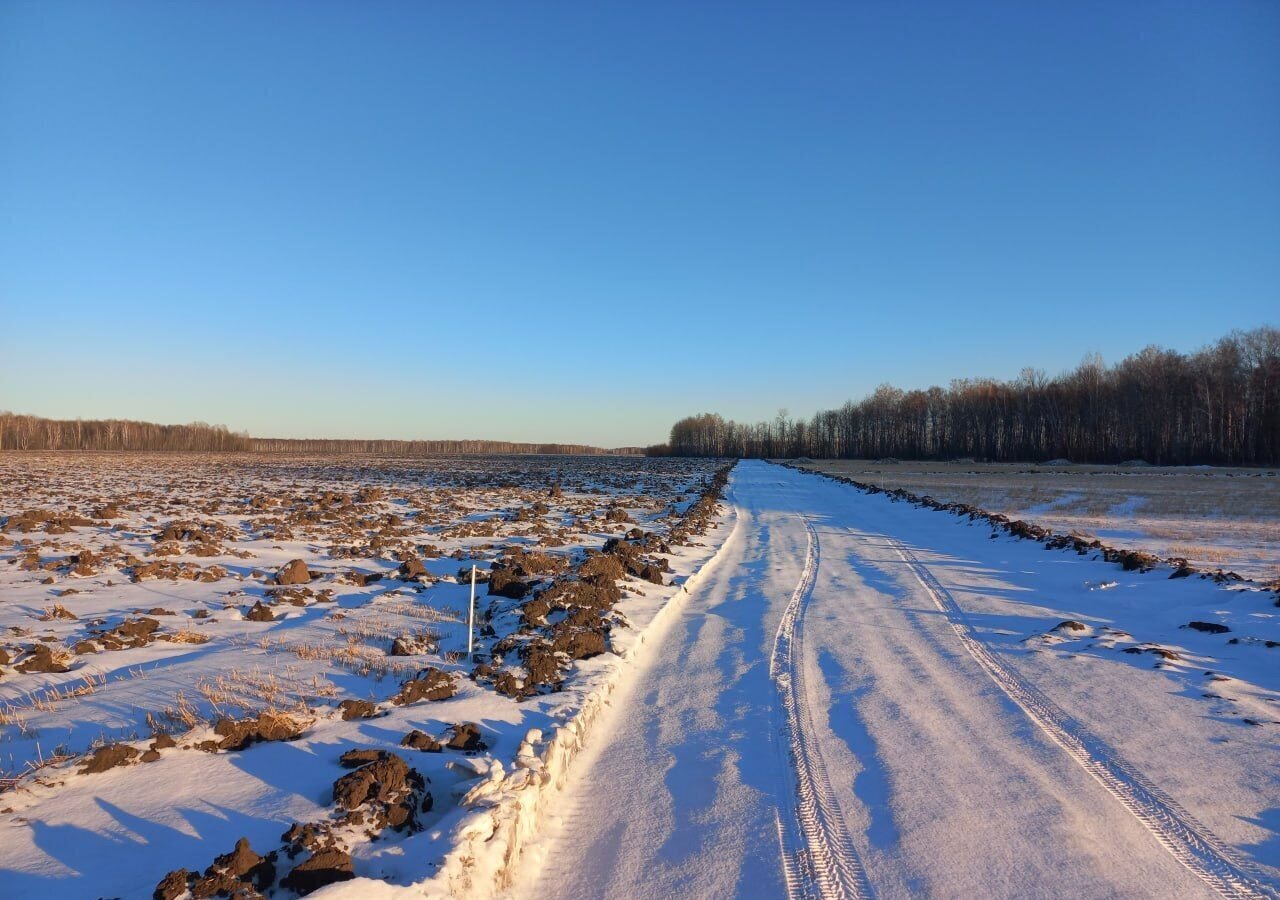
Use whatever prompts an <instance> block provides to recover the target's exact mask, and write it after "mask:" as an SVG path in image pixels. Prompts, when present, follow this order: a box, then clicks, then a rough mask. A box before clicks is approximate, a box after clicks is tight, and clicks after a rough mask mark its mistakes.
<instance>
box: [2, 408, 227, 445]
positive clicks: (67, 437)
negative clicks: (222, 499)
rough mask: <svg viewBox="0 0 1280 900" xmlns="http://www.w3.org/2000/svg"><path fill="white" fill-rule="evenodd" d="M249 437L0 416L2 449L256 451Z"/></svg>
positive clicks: (213, 428) (197, 427)
mask: <svg viewBox="0 0 1280 900" xmlns="http://www.w3.org/2000/svg"><path fill="white" fill-rule="evenodd" d="M252 443H253V440H252V438H250V437H249V435H247V434H237V433H235V432H232V431H229V430H228V429H227V427H226V426H225V425H206V424H205V423H203V422H193V423H192V424H190V425H156V424H155V423H153V422H131V421H128V420H126V419H102V420H85V419H42V418H40V417H39V416H19V415H15V414H14V413H7V412H0V450H218V451H236V450H250V449H252Z"/></svg>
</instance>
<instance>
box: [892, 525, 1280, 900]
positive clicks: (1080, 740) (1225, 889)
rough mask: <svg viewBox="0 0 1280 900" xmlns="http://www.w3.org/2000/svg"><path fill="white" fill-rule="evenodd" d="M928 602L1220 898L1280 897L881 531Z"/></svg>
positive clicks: (1035, 717) (1003, 685) (1044, 726)
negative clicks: (1000, 649) (981, 634)
mask: <svg viewBox="0 0 1280 900" xmlns="http://www.w3.org/2000/svg"><path fill="white" fill-rule="evenodd" d="M886 539H887V540H888V541H889V543H890V544H891V545H892V546H893V548H894V549H895V550H896V551H897V552H898V554H899V555H900V556H901V557H902V559H903V561H904V562H905V563H906V564H907V566H908V567H909V568H910V569H911V571H912V573H913V574H914V575H915V577H916V579H917V580H918V581H919V582H920V584H921V585H922V586H923V587H924V589H925V591H926V592H927V593H928V594H929V596H930V597H932V598H933V602H934V603H935V604H936V605H937V606H938V608H939V609H940V610H941V611H942V612H943V613H944V614H945V615H946V616H947V620H948V622H950V624H951V627H952V629H954V631H955V633H956V635H957V636H958V637H959V638H960V642H961V643H962V644H963V645H964V647H965V649H966V650H968V652H969V654H970V655H971V656H972V657H973V658H974V659H975V660H976V661H977V663H978V665H980V666H981V667H982V668H983V670H985V671H986V673H987V674H988V675H989V676H990V677H991V679H992V680H993V681H994V682H995V683H996V684H997V685H998V686H999V687H1000V689H1001V690H1002V691H1004V692H1005V694H1007V695H1008V696H1009V699H1011V700H1012V701H1013V702H1014V703H1016V704H1017V705H1018V706H1019V707H1021V708H1022V710H1023V711H1024V712H1025V713H1026V714H1027V715H1028V716H1029V717H1030V718H1031V720H1032V721H1033V722H1035V723H1036V725H1038V726H1039V727H1040V729H1041V730H1042V731H1044V732H1045V733H1046V734H1047V735H1048V736H1049V737H1050V738H1051V739H1052V740H1053V741H1054V742H1055V743H1056V744H1058V745H1059V746H1060V747H1062V748H1063V749H1064V750H1066V751H1067V753H1068V754H1069V755H1070V756H1071V757H1072V758H1073V759H1075V760H1076V762H1078V763H1079V764H1080V765H1081V766H1082V767H1083V768H1084V769H1085V771H1087V772H1088V773H1089V774H1090V775H1092V776H1093V777H1094V778H1096V779H1097V780H1098V781H1099V782H1101V783H1102V785H1103V786H1104V787H1106V789H1107V790H1108V791H1110V792H1111V794H1112V796H1114V797H1115V798H1116V799H1117V800H1119V801H1120V802H1121V803H1122V804H1123V805H1124V807H1125V808H1126V809H1128V810H1129V812H1131V813H1132V814H1133V815H1134V816H1135V817H1136V818H1137V819H1138V820H1139V821H1140V822H1141V823H1142V824H1143V825H1145V826H1146V827H1147V829H1148V830H1149V831H1150V832H1151V833H1152V834H1153V835H1154V836H1155V838H1156V840H1158V841H1159V842H1160V844H1161V845H1163V846H1164V848H1165V849H1166V850H1168V851H1169V852H1170V853H1171V854H1173V856H1174V857H1175V858H1176V859H1177V860H1178V861H1179V862H1181V863H1182V864H1183V865H1184V866H1186V867H1187V868H1188V869H1189V870H1191V871H1192V872H1193V873H1194V874H1195V875H1197V876H1199V878H1200V879H1201V880H1203V881H1204V882H1205V883H1206V884H1208V885H1209V886H1210V887H1212V888H1213V889H1214V890H1216V891H1217V892H1218V893H1219V894H1221V895H1222V896H1224V897H1233V898H1236V897H1241V898H1244V897H1248V898H1254V897H1261V898H1280V889H1277V888H1276V887H1275V886H1274V885H1271V884H1268V883H1267V882H1266V881H1265V880H1264V876H1263V875H1262V874H1261V872H1259V871H1258V870H1257V869H1256V868H1255V867H1253V866H1252V865H1251V864H1249V863H1248V862H1246V861H1243V860H1240V859H1238V858H1237V857H1236V856H1235V854H1234V853H1233V852H1232V851H1231V850H1230V849H1228V848H1227V846H1226V845H1225V844H1224V843H1223V842H1222V840H1221V839H1220V838H1218V837H1217V836H1216V835H1214V834H1213V832H1211V831H1210V830H1209V829H1208V828H1206V827H1205V826H1204V825H1202V824H1200V823H1199V822H1198V821H1196V819H1195V818H1194V817H1193V816H1192V815H1191V814H1190V813H1188V812H1187V811H1186V810H1185V809H1183V808H1182V807H1181V806H1179V805H1178V803H1177V802H1176V801H1175V800H1174V799H1173V798H1171V797H1169V796H1168V795H1167V794H1165V793H1164V792H1163V791H1161V790H1160V789H1159V788H1158V787H1156V786H1155V785H1154V784H1152V783H1151V782H1150V781H1148V780H1147V778H1146V777H1145V776H1144V775H1142V774H1141V773H1140V772H1139V771H1138V770H1137V769H1135V768H1134V767H1133V766H1132V765H1130V764H1129V763H1127V762H1125V761H1124V760H1123V759H1122V758H1121V757H1120V756H1119V755H1118V754H1117V753H1116V751H1114V750H1113V749H1111V747H1109V746H1108V745H1107V744H1106V743H1104V742H1103V741H1102V740H1100V739H1099V738H1097V737H1096V736H1094V735H1093V734H1091V733H1090V732H1089V730H1088V729H1086V728H1085V727H1084V726H1083V725H1082V724H1081V723H1080V722H1078V721H1076V720H1075V719H1073V718H1072V717H1071V716H1070V715H1068V714H1067V713H1066V712H1065V711H1064V710H1063V709H1061V708H1060V707H1059V706H1058V705H1057V704H1055V703H1054V702H1053V701H1051V700H1050V699H1049V698H1048V697H1046V696H1045V695H1044V694H1042V693H1041V692H1040V691H1038V690H1037V689H1036V688H1034V687H1032V686H1031V685H1030V684H1028V683H1027V682H1026V681H1024V680H1023V679H1022V678H1021V677H1019V676H1018V675H1017V674H1016V673H1014V672H1013V671H1012V670H1011V669H1010V668H1009V667H1008V666H1006V665H1005V664H1004V663H1003V662H1001V661H1000V659H999V658H998V657H997V655H996V654H995V653H994V652H993V651H992V650H991V649H990V648H989V647H988V646H987V645H986V644H985V643H984V642H983V641H981V640H980V639H979V638H978V637H976V636H975V634H974V632H973V630H972V629H971V628H970V626H969V624H968V620H967V619H966V617H965V614H964V611H963V610H962V609H961V608H960V606H959V604H957V603H956V601H955V598H954V597H952V596H951V593H950V592H949V591H948V590H947V589H946V588H945V587H943V586H942V584H940V583H939V582H938V579H937V578H935V577H934V575H933V573H932V572H930V571H929V569H928V568H927V567H926V566H925V565H924V564H923V563H922V562H920V560H919V559H918V558H917V557H916V555H915V554H914V553H912V552H911V551H910V550H909V549H907V548H906V547H905V546H904V545H903V544H902V543H901V542H899V541H897V540H894V539H893V538H886Z"/></svg>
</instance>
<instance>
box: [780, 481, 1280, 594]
mask: <svg viewBox="0 0 1280 900" xmlns="http://www.w3.org/2000/svg"><path fill="white" fill-rule="evenodd" d="M801 465H802V467H804V468H807V469H813V470H815V471H821V472H827V473H830V474H835V475H842V476H845V477H848V478H852V479H854V480H855V481H859V482H863V483H866V484H874V485H877V486H879V487H883V488H888V489H893V488H901V489H903V490H907V491H910V492H912V493H914V494H921V495H928V496H931V497H933V498H934V499H936V500H939V501H943V502H955V503H968V504H971V505H973V506H978V507H981V508H982V509H985V510H987V511H988V512H993V513H1001V514H1003V515H1007V516H1010V517H1011V518H1015V519H1023V520H1025V521H1028V522H1034V523H1036V524H1039V525H1043V526H1044V527H1046V528H1050V529H1052V530H1054V531H1060V532H1063V533H1069V532H1074V533H1077V534H1081V535H1087V536H1089V537H1093V538H1098V539H1100V540H1101V541H1103V543H1106V544H1109V545H1113V546H1117V547H1125V548H1129V549H1133V550H1143V551H1146V552H1148V553H1154V554H1156V555H1157V556H1161V557H1181V558H1184V559H1186V560H1188V561H1189V562H1190V563H1191V564H1192V565H1193V566H1196V567H1197V568H1202V569H1209V570H1213V569H1224V570H1227V571H1235V572H1238V573H1240V574H1241V575H1244V576H1245V577H1247V578H1253V579H1255V580H1260V581H1268V580H1275V579H1280V472H1277V471H1276V470H1274V469H1232V468H1220V467H1209V466H1181V467H1168V468H1165V467H1155V466H1136V465H1130V466H1085V465H1027V464H1015V463H972V462H909V461H901V462H887V461H875V460H815V461H805V462H804V463H802V464H801Z"/></svg>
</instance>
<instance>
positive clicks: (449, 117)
mask: <svg viewBox="0 0 1280 900" xmlns="http://www.w3.org/2000/svg"><path fill="white" fill-rule="evenodd" d="M1278 110H1280V4H1276V3H1270V2H1252V3H1248V2H1216V3H1190V2H1178V0H1159V2H1126V3H1119V4H1117V3H1112V2H1094V3H1090V2H1070V3H1067V2H1062V3H1050V2H1044V3H1039V2H1038V3H1025V2H1007V3H976V2H975V3H955V2H919V3H888V2H839V3H805V4H793V3H715V2H708V3H684V2H681V3H676V2H648V3H629V4H621V3H610V2H604V3H558V2H547V3H536V4H534V3H493V4H475V3H462V2H458V3H378V4H366V3H330V2H312V3H294V2H291V3H284V2H218V3H168V2H166V3H144V2H137V3H114V2H106V0H98V2H66V3H42V2H5V3H3V4H0V316H2V318H0V322H2V323H3V325H2V326H0V409H10V410H13V411H16V412H26V413H35V414H39V415H47V416H53V417H59V418H63V417H67V418H74V417H76V416H80V417H84V418H96V417H105V416H114V417H124V418H135V419H145V420H150V421H160V422H187V421H192V420H203V421H208V422H215V423H223V424H226V425H228V426H230V427H231V428H233V429H236V430H248V431H250V432H251V433H253V434H257V435H266V436H289V437H298V436H323V437H400V438H464V437H466V438H469V437H483V438H495V439H511V440H532V441H555V440H558V441H573V442H585V443H593V444H598V445H606V446H619V445H630V444H646V443H652V442H656V441H660V440H663V439H664V438H665V436H666V433H667V429H668V428H669V426H670V424H671V422H672V421H674V420H675V419H676V418H678V417H680V416H683V415H686V414H690V413H697V412H702V411H718V412H721V413H723V414H725V415H727V416H731V417H734V418H738V419H745V420H752V419H756V418H767V417H771V416H772V415H773V414H774V412H775V410H776V409H777V408H778V407H787V408H788V409H790V410H791V411H792V412H793V413H795V414H800V415H806V416H807V415H809V414H810V413H812V412H813V411H814V410H816V409H822V408H829V407H832V406H837V405H839V404H840V403H842V402H843V401H844V400H846V399H848V398H851V397H859V396H861V395H863V394H865V393H867V392H869V391H871V390H873V389H874V388H875V386H876V385H877V384H879V383H881V382H891V383H893V384H896V385H898V386H900V387H907V388H910V387H925V386H928V385H929V384H934V383H937V384H944V385H945V384H946V383H947V382H948V381H950V380H951V379H952V378H956V377H968V376H995V377H1012V376H1014V375H1016V373H1017V372H1018V371H1019V370H1020V369H1021V368H1023V367H1024V366H1035V367H1038V368H1042V369H1045V370H1047V371H1048V372H1049V373H1051V374H1053V373H1057V372H1059V371H1062V370H1064V369H1068V368H1070V367H1072V366H1074V365H1075V364H1076V363H1077V362H1078V361H1079V360H1080V359H1081V357H1082V356H1084V355H1085V354H1086V353H1088V352H1092V351H1097V352H1100V353H1102V354H1103V356H1104V358H1106V359H1107V360H1108V361H1114V360H1116V359H1119V358H1120V357H1122V356H1124V355H1126V354H1128V353H1131V352H1134V351H1137V350H1139V349H1140V348H1141V347H1143V346H1145V345H1147V344H1151V343H1156V344H1160V345H1163V346H1169V347H1173V348H1176V349H1179V350H1194V349H1196V348H1198V347H1200V346H1202V345H1203V344H1205V343H1208V342H1210V341H1212V340H1214V339H1216V338H1217V337H1219V336H1221V335H1222V334H1225V333H1226V332H1228V331H1230V330H1232V329H1234V328H1251V327H1255V326H1258V325H1261V324H1280V315H1277V311H1278V310H1280V115H1277V111H1278Z"/></svg>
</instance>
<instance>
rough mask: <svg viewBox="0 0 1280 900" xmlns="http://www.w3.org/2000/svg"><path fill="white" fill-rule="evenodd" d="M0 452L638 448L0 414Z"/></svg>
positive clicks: (404, 452) (454, 452)
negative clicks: (276, 434)
mask: <svg viewBox="0 0 1280 900" xmlns="http://www.w3.org/2000/svg"><path fill="white" fill-rule="evenodd" d="M0 450H187V451H197V450H198V451H214V452H252V453H304V454H330V453H335V454H336V453H355V454H369V455H374V456H407V457H413V456H471V455H478V454H488V453H493V454H532V453H541V454H553V455H569V454H573V455H586V454H616V455H628V454H631V455H634V454H639V453H641V452H643V451H642V450H641V449H640V448H638V447H622V448H618V449H615V450H602V449H600V448H599V447H587V446H584V445H581V444H530V443H514V442H512V441H395V440H368V441H365V440H295V439H291V438H254V437H250V436H249V435H248V434H243V433H236V432H232V431H228V430H227V428H226V426H224V425H206V424H204V423H203V422H196V423H193V424H191V425H156V424H153V423H151V422H132V421H127V420H124V419H108V420H102V421H87V420H82V419H67V420H58V419H42V418H40V417H39V416H20V415H15V414H14V413H7V412H0Z"/></svg>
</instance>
